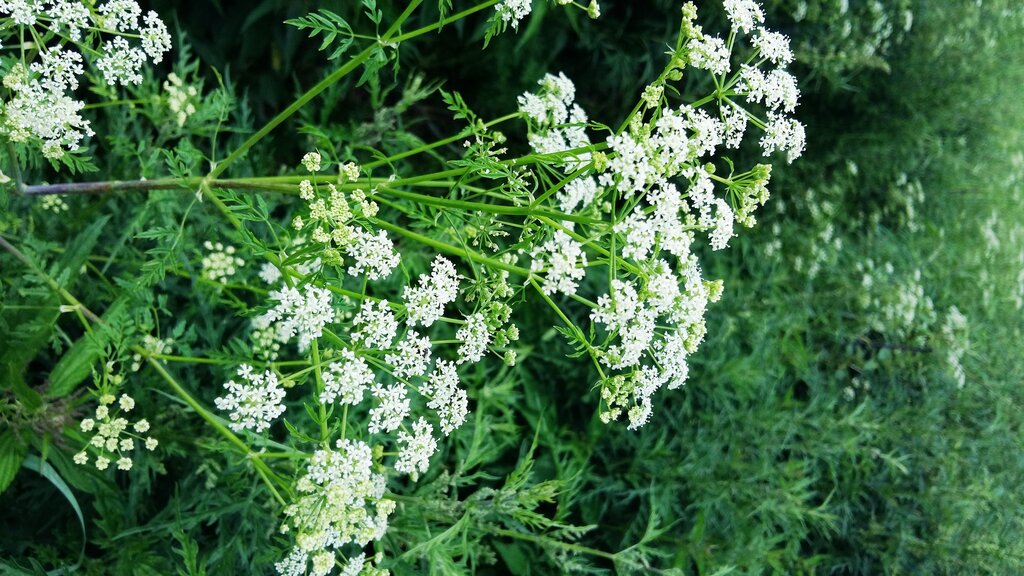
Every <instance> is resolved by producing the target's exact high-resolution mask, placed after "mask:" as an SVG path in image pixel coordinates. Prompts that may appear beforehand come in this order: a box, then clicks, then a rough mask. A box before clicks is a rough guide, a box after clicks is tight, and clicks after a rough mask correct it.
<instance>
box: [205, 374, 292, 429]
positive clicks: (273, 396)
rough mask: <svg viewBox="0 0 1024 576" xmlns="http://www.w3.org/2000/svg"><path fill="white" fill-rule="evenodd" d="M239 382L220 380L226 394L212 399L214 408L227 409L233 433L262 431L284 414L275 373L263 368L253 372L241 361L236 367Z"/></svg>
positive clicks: (281, 393) (282, 389)
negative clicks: (259, 371) (239, 378)
mask: <svg viewBox="0 0 1024 576" xmlns="http://www.w3.org/2000/svg"><path fill="white" fill-rule="evenodd" d="M238 375H239V376H241V377H242V380H243V382H242V383H241V384H239V383H237V382H235V381H234V380H229V381H227V382H225V383H224V388H225V389H226V390H227V391H228V394H227V396H222V397H219V398H215V399H214V401H213V402H214V404H215V405H216V406H217V409H218V410H224V411H226V412H230V414H229V418H230V419H231V423H230V426H231V429H232V430H234V431H235V432H241V431H242V430H253V431H254V432H263V431H264V430H266V429H268V428H270V426H271V424H273V423H274V420H275V419H277V417H279V416H280V415H281V414H284V409H285V408H284V404H282V402H283V401H284V394H285V393H284V388H282V387H281V384H280V383H279V382H278V379H277V375H276V374H274V373H273V372H271V371H270V370H267V371H266V372H264V373H263V374H260V373H258V372H253V369H252V366H248V365H245V364H243V365H242V366H241V367H239V369H238Z"/></svg>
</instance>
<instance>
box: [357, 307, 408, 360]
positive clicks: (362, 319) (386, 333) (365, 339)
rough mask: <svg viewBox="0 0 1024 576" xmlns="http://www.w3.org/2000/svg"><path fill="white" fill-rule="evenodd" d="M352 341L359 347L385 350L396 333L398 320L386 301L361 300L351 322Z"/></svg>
mask: <svg viewBox="0 0 1024 576" xmlns="http://www.w3.org/2000/svg"><path fill="white" fill-rule="evenodd" d="M352 326H353V327H354V328H355V331H354V332H353V333H352V340H353V341H355V342H356V343H357V344H359V345H360V346H366V347H367V348H379V349H381V350H386V349H388V348H390V347H391V342H392V341H393V340H394V339H395V334H396V333H397V331H398V320H396V319H395V313H394V312H392V311H391V307H390V306H388V301H387V300H380V301H373V300H370V299H366V300H363V304H362V306H361V307H360V308H359V313H358V314H356V317H355V318H354V319H353V320H352Z"/></svg>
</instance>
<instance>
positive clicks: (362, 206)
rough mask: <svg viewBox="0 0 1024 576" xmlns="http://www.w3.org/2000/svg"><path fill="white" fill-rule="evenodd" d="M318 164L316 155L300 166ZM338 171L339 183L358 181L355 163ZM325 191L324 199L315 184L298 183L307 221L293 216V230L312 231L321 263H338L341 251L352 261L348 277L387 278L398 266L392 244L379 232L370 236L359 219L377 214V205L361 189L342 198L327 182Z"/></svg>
mask: <svg viewBox="0 0 1024 576" xmlns="http://www.w3.org/2000/svg"><path fill="white" fill-rule="evenodd" d="M321 163H322V159H321V157H320V154H319V153H317V152H309V153H307V154H305V155H304V156H303V157H302V165H303V166H304V167H305V168H306V169H307V170H308V171H310V172H318V171H320V170H321ZM339 169H340V178H341V179H343V180H347V181H353V180H357V179H358V178H359V173H360V169H359V167H358V166H356V165H355V164H352V163H348V164H343V165H341V166H340V167H339ZM339 181H340V180H339ZM326 188H327V190H326V194H325V195H324V196H326V197H321V194H320V185H319V183H318V182H316V181H314V180H303V181H301V182H300V183H299V197H301V198H302V199H303V200H305V201H306V202H307V203H308V206H309V216H308V219H307V218H303V217H302V216H301V215H299V216H296V217H295V218H294V219H293V220H292V226H294V227H295V229H296V230H304V229H306V228H310V229H312V237H313V240H314V241H315V242H317V243H319V244H323V245H324V247H325V250H324V253H323V260H324V261H326V262H328V263H332V264H341V263H342V261H343V257H342V254H341V251H344V253H345V254H346V255H347V256H348V257H349V258H351V259H352V260H353V261H354V262H353V264H352V265H351V266H349V267H348V270H347V271H348V273H349V274H350V275H352V276H360V275H363V274H365V275H366V277H367V279H369V280H380V279H382V278H386V277H388V276H390V275H391V272H393V271H394V269H395V267H397V266H398V263H399V257H398V252H396V251H395V246H394V244H393V243H392V242H391V240H390V239H389V238H388V237H387V234H385V233H384V231H383V230H379V231H377V233H376V234H374V233H372V232H370V231H369V230H368V229H367V228H366V227H365V226H364V224H362V223H360V217H361V218H363V219H369V218H373V217H375V216H376V215H377V211H378V210H379V207H378V206H377V203H376V202H375V201H373V200H371V199H370V196H368V195H367V193H366V192H365V191H364V190H361V189H357V190H353V191H352V192H351V194H349V195H348V196H346V195H345V193H344V192H342V191H341V190H338V187H337V186H336V185H335V184H333V183H327V184H326ZM370 194H371V195H372V194H373V190H371V191H370ZM350 201H351V203H350ZM353 208H356V210H353Z"/></svg>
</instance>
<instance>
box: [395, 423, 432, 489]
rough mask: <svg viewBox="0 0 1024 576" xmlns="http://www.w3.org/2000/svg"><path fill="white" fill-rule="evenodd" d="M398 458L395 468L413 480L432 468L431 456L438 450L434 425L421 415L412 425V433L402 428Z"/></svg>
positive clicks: (399, 437) (399, 436)
mask: <svg viewBox="0 0 1024 576" xmlns="http://www.w3.org/2000/svg"><path fill="white" fill-rule="evenodd" d="M398 444H399V446H400V449H399V451H398V460H397V461H396V462H395V470H396V471H398V472H403V473H405V474H408V475H409V476H410V477H411V478H412V479H413V481H414V482H415V481H416V479H417V478H418V477H419V475H420V474H423V473H425V472H426V471H427V469H429V468H430V457H431V456H433V454H434V452H436V451H437V440H435V439H434V426H433V425H432V424H431V423H430V422H427V420H426V418H423V417H422V416H420V419H419V420H417V421H416V422H415V423H413V425H412V434H410V433H408V432H406V431H405V430H402V431H401V432H399V433H398Z"/></svg>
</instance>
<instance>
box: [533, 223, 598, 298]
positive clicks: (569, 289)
mask: <svg viewBox="0 0 1024 576" xmlns="http://www.w3.org/2000/svg"><path fill="white" fill-rule="evenodd" d="M586 268H587V254H586V252H584V251H583V245H582V244H580V243H579V242H577V241H575V240H573V239H572V237H570V236H569V235H568V234H566V233H565V232H564V231H562V230H556V231H555V234H554V236H553V237H552V238H551V239H550V240H548V241H547V242H545V243H544V244H541V245H540V246H538V247H537V248H535V249H534V251H533V262H532V264H531V265H530V271H531V272H535V273H539V272H542V271H543V272H545V274H544V282H543V284H542V285H541V289H542V290H544V293H545V294H554V293H556V292H561V293H563V294H567V295H570V294H575V293H576V287H577V286H578V285H579V283H580V280H582V279H583V276H584V275H586V272H587V270H586Z"/></svg>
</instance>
